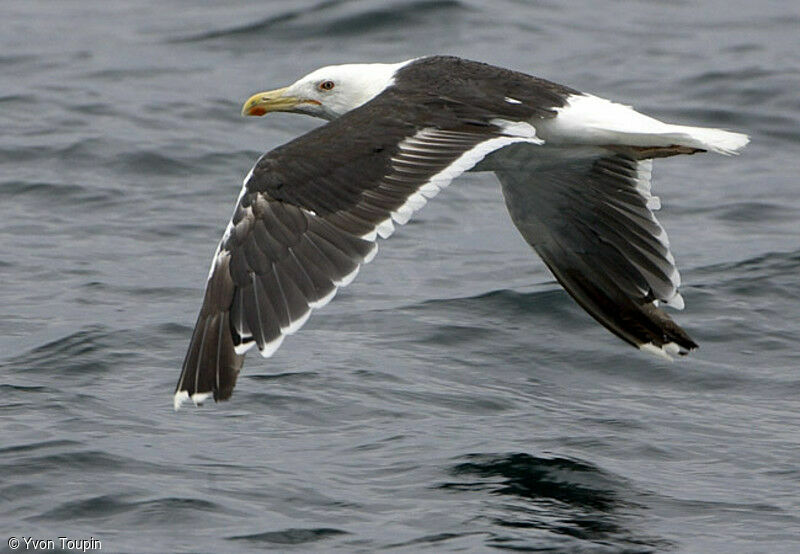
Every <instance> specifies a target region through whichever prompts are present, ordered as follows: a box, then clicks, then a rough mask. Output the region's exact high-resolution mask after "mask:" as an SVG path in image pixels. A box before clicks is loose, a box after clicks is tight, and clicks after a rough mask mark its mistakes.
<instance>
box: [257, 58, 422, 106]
mask: <svg viewBox="0 0 800 554" xmlns="http://www.w3.org/2000/svg"><path fill="white" fill-rule="evenodd" d="M410 61H413V60H408V61H405V62H400V63H394V64H387V63H358V64H347V65H330V66H328V67H323V68H320V69H317V70H315V71H312V72H311V73H309V74H308V75H306V76H305V77H303V78H301V79H299V80H298V81H296V82H295V83H294V84H291V85H289V86H288V87H285V88H280V89H275V90H269V91H266V92H259V93H258V94H254V95H253V96H251V97H250V98H249V99H248V100H247V102H245V103H244V106H243V107H242V115H264V114H266V113H269V112H294V113H303V114H306V115H313V116H315V117H321V118H323V119H329V120H333V119H336V118H337V117H339V116H341V115H344V114H346V113H347V112H349V111H350V110H352V109H355V108H357V107H359V106H360V105H362V104H364V103H366V102H369V101H370V100H372V99H373V98H375V97H376V96H377V95H379V94H380V93H381V92H383V91H384V90H385V89H386V88H387V87H388V86H390V85H391V84H392V83H393V82H394V75H395V73H396V72H397V70H398V69H400V68H401V67H403V66H404V65H406V64H407V63H409V62H410Z"/></svg>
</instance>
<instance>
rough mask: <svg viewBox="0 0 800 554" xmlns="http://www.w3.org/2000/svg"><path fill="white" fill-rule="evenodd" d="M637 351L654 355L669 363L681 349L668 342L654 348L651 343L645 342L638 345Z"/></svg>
mask: <svg viewBox="0 0 800 554" xmlns="http://www.w3.org/2000/svg"><path fill="white" fill-rule="evenodd" d="M639 350H642V351H643V352H649V353H651V354H655V355H656V356H658V357H659V358H663V359H665V360H669V361H670V362H671V361H673V358H672V357H673V356H677V355H678V354H680V351H681V347H680V346H678V345H677V344H676V343H674V342H668V343H666V344H665V345H664V346H656V345H655V344H653V343H652V342H646V343H644V344H640V345H639Z"/></svg>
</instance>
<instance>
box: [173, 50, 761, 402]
mask: <svg viewBox="0 0 800 554" xmlns="http://www.w3.org/2000/svg"><path fill="white" fill-rule="evenodd" d="M273 111H284V112H295V113H302V114H307V115H311V116H316V117H321V118H324V119H327V120H330V123H328V124H327V125H324V126H322V127H319V128H316V129H314V130H312V131H311V132H309V133H306V134H305V135H303V136H301V137H299V138H297V139H295V140H293V141H291V142H289V143H288V144H284V145H283V146H280V147H278V148H276V149H275V150H273V151H271V152H269V153H267V154H265V155H264V156H262V157H261V158H260V159H259V160H258V162H257V163H256V165H255V167H253V169H252V170H251V171H250V173H249V174H248V175H247V177H246V178H245V180H244V185H243V187H242V191H241V194H240V195H239V199H238V200H237V202H236V207H235V209H234V212H233V218H232V220H231V222H230V223H229V224H228V227H227V229H226V230H225V234H224V236H223V237H222V240H221V241H220V243H219V246H218V247H217V251H216V254H215V255H214V260H213V262H212V264H211V270H210V272H209V275H208V283H207V285H206V291H205V298H204V300H203V305H202V308H201V309H200V315H199V317H198V318H197V323H196V324H195V328H194V333H193V334H192V338H191V342H190V343H189V349H188V352H187V354H186V358H185V360H184V363H183V369H182V372H181V376H180V379H179V381H178V386H177V389H176V391H175V397H174V406H175V408H176V409H177V408H178V407H179V406H180V405H181V403H182V402H183V401H185V400H188V399H190V398H191V399H192V400H193V401H194V402H195V403H199V402H201V401H203V400H204V399H206V398H208V397H209V396H212V395H213V397H214V399H215V400H225V399H227V398H229V397H230V396H231V393H232V391H233V387H234V385H235V383H236V377H237V375H238V373H239V370H240V369H241V367H242V362H243V360H244V356H245V352H247V351H248V350H249V349H250V348H251V347H253V346H257V347H258V349H259V351H260V352H261V354H262V355H263V356H265V357H267V356H270V355H272V353H273V352H275V350H276V349H277V348H278V347H279V346H280V344H281V342H282V341H283V339H284V337H285V336H286V335H289V334H292V333H294V332H295V331H297V330H298V329H299V328H300V327H301V326H302V325H303V323H305V321H306V320H307V319H308V317H309V315H310V313H311V311H312V310H313V309H315V308H320V307H322V306H324V305H325V304H327V303H328V302H329V301H330V300H331V298H333V296H334V294H335V293H336V290H337V289H338V288H339V287H343V286H345V285H347V284H349V283H350V282H351V281H352V280H353V278H354V277H355V276H356V273H358V270H359V268H360V267H361V266H362V265H363V264H365V263H367V262H369V261H370V260H371V259H372V258H373V256H375V253H376V252H377V250H378V244H377V238H378V237H380V238H383V239H385V238H387V237H388V236H389V235H391V234H392V233H393V232H394V230H395V225H397V224H400V225H402V224H404V223H406V222H407V221H408V220H409V218H411V216H412V215H413V214H414V212H415V211H417V210H419V209H420V208H422V206H424V205H425V203H426V202H427V201H428V200H429V199H431V198H433V197H434V196H435V195H436V194H437V193H438V192H439V191H440V190H441V189H442V188H444V187H445V186H447V185H448V184H449V183H450V181H451V180H452V179H453V178H455V177H457V176H458V175H460V174H461V173H463V172H464V171H470V170H473V171H493V172H494V173H495V174H496V175H497V177H498V179H499V180H500V183H501V185H502V191H503V195H504V197H505V201H506V206H507V207H508V211H509V213H510V214H511V219H512V221H513V222H514V224H515V225H516V227H517V229H519V231H520V233H521V234H522V236H523V237H524V238H525V240H526V241H527V242H528V243H529V244H530V245H531V246H532V247H533V248H534V250H536V252H537V253H538V254H539V256H541V258H542V259H543V260H544V262H545V263H546V264H547V266H548V267H549V268H550V270H551V271H552V273H553V275H555V277H556V279H557V280H558V282H559V283H561V285H562V286H563V287H564V288H565V289H566V290H567V292H569V294H570V295H572V297H573V298H574V299H575V300H576V301H577V302H578V304H580V305H581V306H582V307H583V308H584V309H585V310H586V311H587V312H589V314H590V315H592V316H593V317H594V318H595V319H596V320H597V321H599V322H600V323H601V324H603V325H604V326H605V327H606V328H608V329H609V330H610V331H611V332H612V333H614V334H615V335H617V336H618V337H620V338H621V339H623V340H625V341H626V342H629V343H630V344H632V345H634V346H636V347H638V348H640V349H642V350H648V351H651V352H653V353H656V354H659V355H663V356H667V357H668V356H670V354H675V353H686V352H688V351H689V350H691V349H693V348H695V347H696V346H697V344H696V343H695V342H694V341H693V340H692V339H691V338H690V337H689V335H688V334H687V333H686V332H685V331H684V330H683V329H681V327H680V326H678V325H677V324H676V323H675V322H674V321H673V320H672V319H671V318H670V317H669V316H668V315H667V314H666V313H665V312H664V311H662V310H661V309H660V308H659V303H663V304H666V305H670V306H673V307H675V308H678V309H681V308H683V299H682V298H681V295H680V293H679V292H678V287H679V285H680V277H679V275H678V270H677V269H676V267H675V261H674V259H673V257H672V254H671V253H670V250H669V242H668V241H667V235H666V233H665V232H664V229H663V228H662V227H661V225H660V224H659V223H658V221H657V220H656V218H655V217H654V215H653V212H652V210H656V209H658V208H659V200H658V198H657V197H655V196H653V195H652V194H651V192H650V173H651V168H652V163H653V162H652V160H653V159H654V158H661V157H667V156H674V155H677V154H693V153H695V152H703V151H712V152H718V153H721V154H734V153H736V152H738V151H739V150H740V149H741V148H743V147H744V146H745V145H746V144H747V142H748V137H747V136H746V135H742V134H738V133H731V132H728V131H723V130H719V129H709V128H700V127H687V126H683V125H670V124H667V123H663V122H661V121H658V120H656V119H653V118H651V117H648V116H646V115H642V114H640V113H638V112H636V111H634V110H633V109H632V108H630V107H628V106H623V105H621V104H616V103H613V102H610V101H608V100H605V99H603V98H599V97H597V96H592V95H590V94H584V93H581V92H579V91H577V90H573V89H571V88H569V87H566V86H563V85H559V84H556V83H553V82H550V81H546V80H544V79H539V78H536V77H532V76H530V75H526V74H523V73H519V72H516V71H511V70H508V69H503V68H500V67H495V66H491V65H487V64H483V63H479V62H474V61H468V60H464V59H460V58H456V57H447V56H431V57H424V58H416V59H413V60H408V61H405V62H402V63H396V64H350V65H339V66H330V67H324V68H322V69H318V70H316V71H314V72H313V73H311V74H309V75H307V76H305V77H303V78H302V79H300V80H299V81H297V82H296V83H294V84H293V85H290V86H288V87H286V88H282V89H277V90H272V91H269V92H262V93H259V94H256V95H254V96H252V97H251V98H250V99H249V100H247V102H246V103H245V104H244V107H243V110H242V113H243V114H245V115H263V114H265V113H268V112H273Z"/></svg>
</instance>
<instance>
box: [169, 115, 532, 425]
mask: <svg viewBox="0 0 800 554" xmlns="http://www.w3.org/2000/svg"><path fill="white" fill-rule="evenodd" d="M376 104H377V105H376ZM406 107H407V108H408V110H407V112H408V111H414V110H416V111H419V110H425V113H424V114H423V115H424V117H413V116H412V117H408V113H406V117H403V118H402V119H401V118H400V117H399V116H397V115H396V112H395V110H396V109H397V105H396V104H391V103H387V104H386V105H385V106H381V105H380V103H379V102H378V103H375V102H373V103H372V105H371V106H370V108H369V109H359V110H354V111H353V112H350V113H349V114H347V115H346V116H344V117H342V118H340V119H338V120H336V121H334V122H332V123H329V124H328V125H325V126H323V127H320V128H318V129H315V130H313V131H311V132H310V133H308V134H306V135H304V136H302V137H300V138H299V139H296V140H295V141H292V142H290V143H288V144H286V145H284V146H282V147H279V148H277V149H276V150H273V151H272V152H270V153H268V154H266V155H265V156H263V157H262V158H261V159H260V160H259V161H258V163H257V164H256V166H255V167H254V168H253V171H252V172H251V174H250V175H249V176H248V178H247V179H245V182H244V187H243V190H242V194H241V196H240V199H239V202H238V204H237V205H236V208H235V210H234V215H233V219H232V221H231V222H230V224H229V225H228V228H227V230H226V232H225V235H224V237H223V239H222V241H221V242H220V244H219V247H218V249H217V253H216V255H215V257H214V261H213V263H212V267H211V272H210V274H209V279H208V284H207V286H206V293H205V297H204V300H203V306H202V308H201V310H200V315H199V316H198V319H197V323H196V324H195V329H194V333H193V335H192V339H191V342H190V344H189V349H188V352H187V354H186V358H185V359H184V363H183V368H182V372H181V376H180V379H179V381H178V386H177V388H176V391H175V408H176V409H177V408H178V407H179V406H180V404H181V403H182V402H183V401H185V400H187V399H189V398H191V399H192V400H194V401H195V402H196V403H197V402H200V401H202V400H204V399H205V398H207V397H208V396H212V395H213V397H214V399H215V400H225V399H227V398H229V397H230V395H231V393H232V390H233V387H234V385H235V382H236V377H237V375H238V372H239V370H240V369H241V366H242V362H243V359H244V353H245V352H246V351H247V350H248V349H249V348H250V347H252V346H257V347H258V348H259V350H260V352H261V354H262V355H263V356H265V357H266V356H270V355H271V354H272V353H273V352H274V351H275V350H276V349H277V348H278V346H279V345H280V344H281V342H282V340H283V338H284V337H285V336H286V335H287V334H291V333H293V332H294V331H296V330H297V329H298V328H299V327H300V326H301V325H302V324H303V323H304V322H305V321H306V319H307V318H308V316H309V314H310V311H311V309H313V308H318V307H321V306H323V305H324V304H326V303H327V302H328V301H329V300H330V299H331V298H332V297H333V295H334V294H335V292H336V290H337V288H338V287H341V286H344V285H346V284H348V283H349V282H350V281H351V280H352V279H353V278H354V277H355V275H356V273H357V271H358V269H359V267H360V265H361V264H363V263H366V262H368V261H369V260H370V259H371V258H372V256H374V254H375V252H376V251H377V244H376V243H375V240H376V238H377V237H378V236H380V237H382V238H386V237H388V236H389V235H391V233H392V232H393V231H394V225H395V224H404V223H406V222H407V221H408V220H409V218H410V217H411V215H412V214H413V213H414V212H415V211H416V210H418V209H419V208H421V207H422V206H423V205H424V204H425V203H426V202H427V200H428V199H429V198H432V197H433V196H435V195H436V194H437V193H438V192H439V191H440V190H441V189H442V188H443V187H445V186H446V185H447V184H448V183H449V182H450V181H451V180H452V179H453V178H455V177H457V176H458V175H460V174H461V173H462V172H464V171H467V170H469V169H471V168H472V167H473V166H474V165H475V164H476V163H478V162H479V161H481V160H482V159H483V158H484V157H485V156H486V155H487V154H489V153H490V152H493V151H495V150H497V149H499V148H502V147H504V146H506V145H508V144H512V143H516V142H528V143H533V144H538V143H540V142H541V141H540V140H539V139H538V138H537V137H536V134H535V129H534V128H533V127H532V126H530V125H528V124H524V123H513V122H511V121H509V120H505V119H503V118H502V117H500V116H497V114H493V113H488V112H482V111H475V110H472V112H470V111H469V110H468V109H466V108H464V107H463V106H458V105H451V104H448V103H447V101H442V100H439V99H431V101H430V102H429V103H425V102H421V103H417V104H415V105H414V106H410V105H409V106H406ZM465 110H466V111H465ZM414 121H424V122H425V124H424V125H423V124H415V123H414Z"/></svg>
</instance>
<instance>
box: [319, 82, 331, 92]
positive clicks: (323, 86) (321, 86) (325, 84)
mask: <svg viewBox="0 0 800 554" xmlns="http://www.w3.org/2000/svg"><path fill="white" fill-rule="evenodd" d="M333 87H334V85H333V81H322V82H321V83H320V84H319V89H320V90H331V89H332V88H333Z"/></svg>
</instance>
